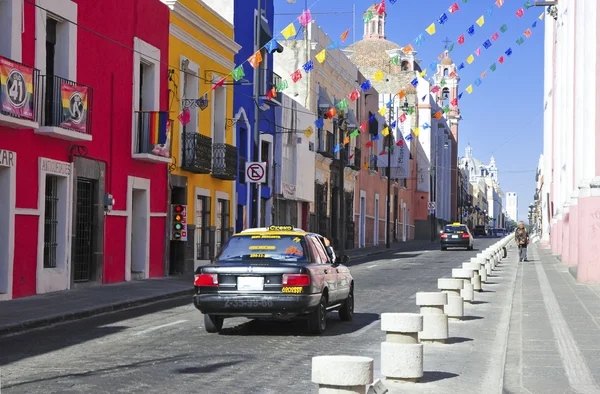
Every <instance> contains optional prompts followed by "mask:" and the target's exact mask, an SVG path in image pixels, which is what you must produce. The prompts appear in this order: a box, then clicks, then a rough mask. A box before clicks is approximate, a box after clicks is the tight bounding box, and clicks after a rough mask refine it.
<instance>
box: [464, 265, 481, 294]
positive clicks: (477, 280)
mask: <svg viewBox="0 0 600 394" xmlns="http://www.w3.org/2000/svg"><path fill="white" fill-rule="evenodd" d="M462 267H463V268H464V269H467V270H472V271H473V277H472V278H471V284H472V285H473V290H474V291H481V275H480V273H479V272H480V270H481V264H480V263H478V262H475V263H463V265H462ZM484 271H485V270H484ZM486 277H487V275H486Z"/></svg>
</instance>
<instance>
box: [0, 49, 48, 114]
mask: <svg viewBox="0 0 600 394" xmlns="http://www.w3.org/2000/svg"><path fill="white" fill-rule="evenodd" d="M0 64H2V65H3V67H4V68H5V69H6V68H7V69H8V75H7V76H6V77H7V79H6V86H7V87H6V90H7V91H6V93H7V95H6V98H5V99H4V100H2V102H1V103H0V114H2V115H6V116H10V117H12V118H18V119H26V120H31V121H33V122H37V121H38V119H39V113H38V107H39V105H38V102H39V97H40V96H39V80H40V71H39V70H38V69H36V68H32V67H29V66H26V65H24V64H23V63H19V62H15V61H13V60H11V59H8V58H5V57H2V56H0Z"/></svg>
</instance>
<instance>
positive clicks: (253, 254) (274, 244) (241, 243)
mask: <svg viewBox="0 0 600 394" xmlns="http://www.w3.org/2000/svg"><path fill="white" fill-rule="evenodd" d="M307 255H308V248H307V246H306V240H305V239H304V237H303V236H298V235H275V234H268V233H264V234H254V235H252V234H248V235H238V236H235V237H231V238H230V239H229V241H228V242H227V243H226V244H225V246H224V247H223V249H221V252H220V253H219V255H218V256H217V261H232V262H233V261H240V260H281V261H286V262H294V261H307V260H308V256H307Z"/></svg>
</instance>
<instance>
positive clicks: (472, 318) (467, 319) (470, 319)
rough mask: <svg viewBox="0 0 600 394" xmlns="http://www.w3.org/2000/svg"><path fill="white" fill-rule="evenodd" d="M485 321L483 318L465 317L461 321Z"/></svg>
mask: <svg viewBox="0 0 600 394" xmlns="http://www.w3.org/2000/svg"><path fill="white" fill-rule="evenodd" d="M481 319H483V316H463V317H462V318H461V319H460V320H461V321H473V320H481Z"/></svg>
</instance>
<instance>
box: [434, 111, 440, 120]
mask: <svg viewBox="0 0 600 394" xmlns="http://www.w3.org/2000/svg"><path fill="white" fill-rule="evenodd" d="M433 116H434V117H435V118H436V119H438V120H439V119H440V118H441V117H442V111H437V112H436V113H435V114H434V115H433Z"/></svg>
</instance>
